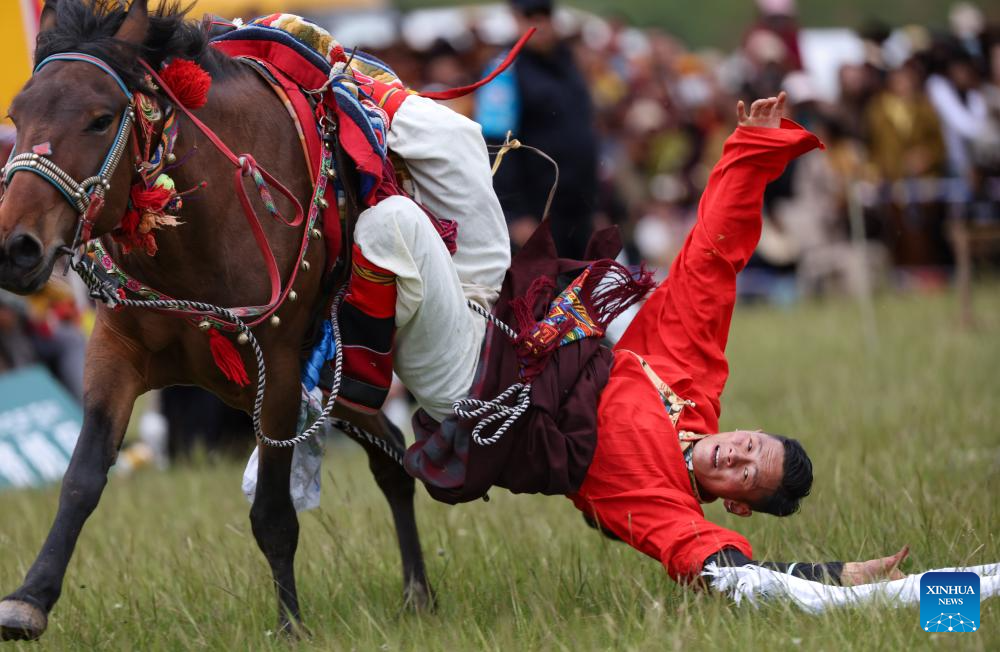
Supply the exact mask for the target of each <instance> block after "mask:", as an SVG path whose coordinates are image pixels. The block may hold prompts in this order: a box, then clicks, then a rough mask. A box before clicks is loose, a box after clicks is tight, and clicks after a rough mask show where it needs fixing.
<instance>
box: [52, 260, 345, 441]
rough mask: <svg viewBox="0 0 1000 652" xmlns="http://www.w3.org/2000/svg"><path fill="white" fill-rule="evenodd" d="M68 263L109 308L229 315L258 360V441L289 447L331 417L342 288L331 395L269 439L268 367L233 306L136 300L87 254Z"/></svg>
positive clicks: (339, 364)
mask: <svg viewBox="0 0 1000 652" xmlns="http://www.w3.org/2000/svg"><path fill="white" fill-rule="evenodd" d="M70 265H71V267H72V268H73V270H74V271H75V272H76V273H77V274H79V276H80V278H81V279H82V280H83V282H84V283H85V284H86V285H87V288H88V289H89V290H90V296H91V297H93V298H94V299H96V300H98V301H101V302H103V303H104V304H106V305H107V306H108V307H109V308H112V309H114V308H116V307H118V306H125V307H129V308H152V309H154V310H166V311H173V312H189V313H190V312H200V313H204V314H206V315H216V316H220V317H222V318H224V319H228V320H229V321H230V322H231V323H232V324H233V325H235V326H236V332H237V333H239V334H240V335H245V336H246V340H247V344H248V345H249V346H250V348H251V349H252V350H253V354H254V359H255V360H256V362H257V392H256V395H255V396H254V405H253V412H252V417H253V429H254V436H255V437H256V438H257V441H258V442H260V443H261V444H263V445H265V446H270V447H272V448H291V447H293V446H295V445H297V444H299V443H301V442H303V441H305V440H307V439H309V438H310V437H312V436H313V435H315V434H316V433H317V432H318V431H319V429H320V428H321V427H323V424H324V423H326V422H327V420H328V419H329V418H330V414H331V412H332V411H333V407H334V404H335V403H336V401H337V396H338V395H339V394H340V384H341V379H342V370H343V359H344V358H343V350H342V347H341V346H340V345H339V344H340V325H339V321H338V319H337V308H338V307H339V306H340V302H341V300H342V299H343V297H344V294H345V289H343V288H342V289H341V290H340V292H338V293H337V296H336V297H334V300H333V302H332V305H331V308H330V321H331V325H332V327H333V337H334V341H335V342H336V343H337V347H336V352H335V354H334V374H333V386H332V388H331V390H330V395H329V396H328V397H327V400H326V404H325V405H324V406H323V411H322V412H321V413H320V415H319V417H317V419H316V421H315V422H314V423H313V424H312V425H311V426H310V427H309V428H307V429H306V430H304V431H303V432H301V433H299V434H298V435H296V436H295V437H292V438H290V439H271V438H270V437H268V436H267V435H266V434H264V430H263V425H262V418H261V415H262V413H263V411H264V392H265V389H266V386H267V368H266V365H265V363H264V352H263V351H262V350H261V348H260V344H259V343H258V342H257V338H256V337H255V336H254V334H253V331H251V330H250V328H249V327H248V326H247V325H246V323H244V322H243V320H242V319H240V318H239V317H237V316H236V314H235V313H233V311H232V310H229V309H228V308H222V307H220V306H216V305H213V304H210V303H204V302H201V301H188V300H183V299H159V300H136V299H127V298H123V297H120V296H118V294H117V293H116V288H115V287H114V285H113V284H112V283H110V282H108V281H105V280H103V279H101V278H100V277H98V275H97V273H96V272H95V271H94V263H93V262H92V261H90V260H89V259H88V258H87V257H86V256H82V255H81V256H79V257H74V258H73V259H72V261H71V263H70Z"/></svg>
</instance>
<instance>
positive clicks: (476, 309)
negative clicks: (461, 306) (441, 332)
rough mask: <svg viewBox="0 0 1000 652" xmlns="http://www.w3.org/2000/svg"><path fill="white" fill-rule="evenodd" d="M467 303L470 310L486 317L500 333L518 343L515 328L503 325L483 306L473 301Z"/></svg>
mask: <svg viewBox="0 0 1000 652" xmlns="http://www.w3.org/2000/svg"><path fill="white" fill-rule="evenodd" d="M465 302H466V304H468V306H469V308H471V309H472V310H473V312H477V313H479V314H480V315H482V316H483V317H485V318H486V320H487V321H488V322H490V323H491V324H493V325H494V326H496V327H497V328H499V329H500V331H501V332H502V333H503V334H504V335H506V336H507V338H508V339H509V340H510V341H511V342H516V341H517V332H516V331H514V329H513V328H511V327H510V326H508V325H507V324H505V323H503V322H502V321H501V320H500V319H498V318H497V317H495V316H494V315H493V313H491V312H490V311H489V310H487V309H486V308H483V307H482V306H481V305H479V304H478V303H476V302H475V301H472V300H471V299H466V300H465Z"/></svg>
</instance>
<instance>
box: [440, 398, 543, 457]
mask: <svg viewBox="0 0 1000 652" xmlns="http://www.w3.org/2000/svg"><path fill="white" fill-rule="evenodd" d="M515 394H516V395H517V399H516V402H515V403H514V405H505V403H506V402H507V400H508V399H510V398H511V397H512V396H514V395H515ZM529 407H531V383H527V384H521V383H515V384H513V385H511V386H510V387H508V388H507V389H506V390H504V391H503V393H501V394H500V395H499V396H497V397H496V398H494V399H493V400H491V401H481V400H479V399H474V398H464V399H462V400H460V401H455V403H454V404H452V406H451V409H452V410H453V411H454V412H455V414H456V415H457V416H458V417H459V418H462V419H477V418H478V419H479V423H477V424H476V427H475V428H473V429H472V439H473V440H475V442H476V443H477V444H479V445H480V446H491V445H493V444H495V443H497V442H498V441H500V438H501V437H503V436H504V434H505V433H506V432H507V430H509V429H510V427H511V426H513V425H514V422H515V421H517V420H518V419H519V418H521V415H522V414H524V413H525V412H527V411H528V408H529ZM467 408H474V409H472V410H469V409H467ZM501 419H503V420H504V421H503V423H502V424H500V427H499V428H497V431H496V432H495V433H493V434H492V435H490V436H489V437H483V436H482V432H483V429H484V428H485V427H486V426H488V425H490V424H492V423H495V422H497V421H499V420H501Z"/></svg>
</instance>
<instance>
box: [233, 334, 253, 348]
mask: <svg viewBox="0 0 1000 652" xmlns="http://www.w3.org/2000/svg"><path fill="white" fill-rule="evenodd" d="M236 342H237V343H238V344H239V345H240V346H246V345H247V344H249V343H250V336H249V335H247V334H246V333H240V334H239V335H238V336H237V337H236Z"/></svg>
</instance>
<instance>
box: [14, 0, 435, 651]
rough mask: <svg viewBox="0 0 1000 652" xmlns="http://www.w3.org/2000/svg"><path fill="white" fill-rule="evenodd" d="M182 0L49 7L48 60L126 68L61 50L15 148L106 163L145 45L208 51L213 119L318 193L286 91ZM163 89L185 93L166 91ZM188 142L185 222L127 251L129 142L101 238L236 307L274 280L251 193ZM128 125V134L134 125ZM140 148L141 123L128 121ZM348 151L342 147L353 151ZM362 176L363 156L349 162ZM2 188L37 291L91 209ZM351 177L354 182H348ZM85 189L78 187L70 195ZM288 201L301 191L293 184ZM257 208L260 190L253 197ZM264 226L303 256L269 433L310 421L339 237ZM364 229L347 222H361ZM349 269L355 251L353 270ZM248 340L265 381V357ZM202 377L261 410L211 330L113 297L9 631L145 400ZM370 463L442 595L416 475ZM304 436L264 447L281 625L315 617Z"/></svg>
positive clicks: (109, 0)
mask: <svg viewBox="0 0 1000 652" xmlns="http://www.w3.org/2000/svg"><path fill="white" fill-rule="evenodd" d="M184 14H185V12H184V11H181V10H180V9H179V7H178V6H177V5H176V4H175V3H171V4H170V5H169V6H161V7H160V8H159V9H158V10H157V11H156V12H153V13H152V14H151V13H150V12H148V10H147V0H134V1H133V2H132V4H131V6H130V8H129V9H127V10H126V9H123V8H121V6H120V4H119V2H118V0H88V1H86V2H85V1H84V0H48V2H47V4H46V6H45V8H44V10H43V13H42V16H41V26H40V33H39V37H38V43H37V50H36V61H41V60H43V59H44V58H45V57H48V56H50V55H53V54H57V53H62V52H75V53H83V54H84V55H87V56H92V57H95V58H96V59H98V60H99V61H101V62H104V63H105V64H107V65H109V66H110V67H111V68H112V69H113V70H114V73H116V74H117V78H120V79H121V80H122V86H119V84H118V82H117V81H116V77H115V76H114V75H112V74H108V73H107V72H106V71H104V70H102V69H101V68H100V67H99V66H98V65H91V64H90V63H88V62H87V61H75V60H56V61H54V62H52V63H49V64H47V65H45V66H44V67H43V68H41V69H40V70H37V71H36V73H35V74H34V75H33V77H32V78H31V80H30V81H29V82H28V83H27V84H26V85H25V87H24V88H23V89H22V90H21V92H20V93H19V94H18V96H17V97H16V98H15V99H14V102H13V104H12V106H11V109H10V116H11V119H12V120H13V121H14V122H15V124H16V126H17V133H18V145H17V148H16V151H15V153H23V152H26V151H27V152H30V151H32V147H33V146H35V145H37V144H42V143H44V144H45V148H44V152H43V155H44V156H46V157H47V158H48V159H49V160H50V161H51V162H52V163H54V164H55V165H57V166H58V167H59V168H60V169H61V170H63V171H65V172H66V173H67V174H68V175H69V176H70V177H72V178H73V179H85V178H88V177H91V176H92V175H94V174H95V172H96V171H97V170H98V169H100V168H101V165H102V160H105V157H106V155H107V153H108V152H109V150H110V149H111V148H112V144H113V142H115V140H116V131H117V130H118V129H119V124H120V123H121V121H123V120H125V116H126V115H127V108H128V106H129V103H130V100H129V96H128V95H127V94H126V93H123V90H125V89H126V88H128V89H129V90H136V89H137V88H139V87H140V86H141V84H142V83H143V81H142V80H143V77H144V74H145V72H144V69H142V68H140V65H139V61H140V58H141V59H144V60H145V61H147V62H148V63H149V64H150V66H152V68H153V69H157V68H158V67H159V66H160V64H162V63H163V62H164V61H166V60H168V59H170V58H172V57H181V58H186V59H192V60H194V61H196V62H197V63H198V64H199V65H200V66H201V67H202V68H204V69H205V70H207V71H208V72H209V73H210V74H211V77H212V86H211V92H210V93H209V96H208V102H207V104H205V106H204V107H203V108H201V109H199V110H198V117H199V118H200V119H201V120H202V121H203V122H204V123H205V124H207V125H208V126H209V127H210V128H212V129H213V130H214V131H215V133H216V134H217V135H218V136H219V137H220V138H221V140H222V141H223V142H225V143H226V144H227V145H228V146H229V147H230V148H231V149H232V150H233V151H234V152H241V153H242V152H246V153H251V154H252V156H253V157H254V158H255V159H256V160H257V161H258V162H259V164H260V165H261V167H262V168H266V169H269V170H274V171H277V172H276V176H279V177H280V178H281V181H282V182H283V183H284V185H285V186H286V187H287V188H288V189H289V190H290V191H291V194H292V195H293V196H294V197H296V198H298V201H299V202H300V203H301V204H302V205H308V204H309V202H310V199H311V197H312V192H313V180H312V179H311V174H310V170H309V169H307V165H306V162H305V160H304V157H303V153H302V150H301V146H300V142H299V139H298V137H297V135H296V130H295V126H294V124H293V122H292V120H291V118H290V117H289V115H288V113H287V111H286V109H285V107H284V105H283V104H282V102H281V100H280V99H279V98H278V97H277V96H276V95H275V94H274V93H273V92H272V90H271V88H270V87H269V86H268V85H267V84H266V83H265V82H264V81H263V80H262V78H261V77H260V76H259V75H258V74H257V73H256V72H254V71H252V70H251V69H250V68H249V67H248V66H245V65H242V64H241V63H239V62H237V61H234V60H231V59H228V58H227V57H226V56H225V55H223V54H221V53H219V52H216V51H215V50H214V49H212V48H210V47H207V29H208V28H207V26H205V25H198V24H196V23H193V22H189V21H187V20H186V19H185V16H184ZM159 100H160V101H161V102H163V103H166V102H168V101H169V100H168V99H167V98H166V97H163V96H162V95H161V96H159ZM178 122H179V125H180V126H179V137H178V140H177V148H176V150H175V152H176V157H177V160H178V161H180V162H182V164H181V165H179V167H177V168H176V169H175V170H173V171H171V175H172V176H173V178H174V179H175V180H176V184H177V187H178V188H191V187H196V186H199V184H201V183H202V182H203V181H204V182H207V187H206V188H205V189H203V190H201V191H199V192H198V193H197V194H195V195H194V196H193V197H191V198H190V199H189V200H187V201H185V206H184V209H183V211H182V212H181V215H180V217H181V218H182V219H183V224H182V225H181V226H179V227H177V228H172V229H164V230H162V231H158V232H157V233H158V236H157V244H158V248H159V251H158V253H157V254H156V255H155V256H149V255H147V254H146V253H145V252H142V251H136V250H133V251H131V252H130V253H126V251H124V250H123V248H122V247H121V246H118V245H117V244H116V243H115V242H114V241H113V240H112V239H111V238H109V237H108V234H110V233H111V232H112V230H114V229H115V228H116V227H118V225H119V223H120V222H121V221H122V218H123V215H125V213H126V210H127V206H128V201H129V189H130V187H131V186H132V185H133V183H135V182H136V175H137V174H138V172H137V170H136V167H135V166H134V165H132V163H133V162H134V161H133V159H131V158H130V157H129V156H128V155H126V156H125V159H124V160H123V162H122V165H119V166H118V167H117V169H115V170H114V172H113V173H112V174H111V175H110V178H109V179H108V181H109V182H110V183H109V184H108V185H107V187H106V193H105V196H104V203H103V208H98V209H97V210H96V211H91V215H90V217H92V218H93V235H92V237H94V238H102V243H103V246H104V247H105V248H106V250H107V251H108V253H109V254H110V255H111V256H112V257H113V258H114V259H115V261H116V262H117V263H118V264H119V265H120V267H121V268H123V269H124V270H125V271H126V272H127V273H128V274H129V275H131V276H132V277H134V278H137V279H139V280H140V281H142V282H143V283H146V284H148V285H149V286H152V287H156V288H159V289H161V290H163V291H164V292H166V293H169V294H170V295H171V296H174V297H178V298H184V299H192V300H198V301H202V302H206V303H211V304H215V305H222V306H233V305H236V306H254V305H261V304H265V303H266V302H267V296H268V279H267V277H266V275H265V273H264V271H263V266H262V265H261V251H260V250H259V249H258V246H257V245H256V244H255V241H254V238H253V237H252V235H251V234H250V233H249V232H248V228H247V225H246V220H245V217H244V214H243V210H242V209H241V207H240V204H239V202H237V201H235V199H236V198H235V196H234V189H233V186H232V177H233V167H232V165H231V164H230V161H228V160H227V159H226V158H224V157H223V156H222V155H221V154H220V153H219V152H218V151H217V150H216V149H214V148H213V147H212V146H211V145H210V143H209V142H208V140H207V139H206V137H205V136H204V135H203V133H202V132H200V131H199V130H197V129H195V128H194V127H193V125H192V124H191V121H190V120H188V119H185V117H184V116H180V117H179V118H178ZM126 135H127V134H126ZM127 136H128V139H129V149H127V150H126V151H131V145H132V144H133V143H132V141H133V139H135V138H136V136H135V135H134V132H133V133H132V135H127ZM344 158H345V157H343V156H338V160H339V161H343V160H344ZM340 171H341V174H342V177H347V178H349V175H348V173H349V172H351V170H349V169H346V168H345V169H341V170H340ZM7 178H8V181H9V182H8V183H7V185H6V188H5V192H4V194H3V196H2V199H0V202H2V203H0V286H2V287H4V288H6V289H9V290H13V291H15V292H18V293H22V294H23V293H30V292H33V291H35V290H37V289H39V288H40V287H41V286H42V285H43V284H44V283H45V282H46V281H47V279H48V278H49V276H50V275H51V273H52V270H53V268H54V267H55V265H56V263H57V262H58V261H59V259H60V257H61V256H62V255H64V253H65V251H66V250H65V248H66V247H68V246H70V245H71V244H72V243H74V242H75V239H76V229H77V228H78V225H79V224H80V223H81V222H80V217H81V216H82V211H81V210H79V208H78V207H74V205H73V203H72V197H71V196H70V197H64V196H63V195H62V194H61V193H60V192H59V190H58V189H57V188H56V187H55V185H54V184H53V183H50V182H47V181H46V179H44V178H42V176H40V175H38V174H30V173H18V174H14V175H12V176H8V177H7ZM345 185H347V186H350V185H351V184H350V183H349V182H346V183H345ZM347 195H348V202H347V207H346V210H345V211H343V215H344V218H345V219H344V221H345V223H347V224H350V223H353V222H352V219H351V218H352V217H356V215H357V212H358V204H357V202H356V201H354V200H352V193H350V192H348V193H347ZM67 199H70V201H67ZM277 203H278V205H279V208H280V209H281V210H282V211H292V210H293V209H292V208H290V205H291V203H290V202H288V201H286V200H282V199H281V198H279V201H278V202H277ZM253 204H254V208H255V210H256V211H257V213H258V214H264V213H263V210H264V206H263V204H262V202H260V201H258V200H257V199H256V198H254V200H253ZM261 224H262V226H263V230H264V232H265V234H266V237H267V242H268V243H269V245H270V247H271V249H272V251H273V252H274V255H275V258H276V260H277V264H278V269H279V270H280V273H281V277H282V279H288V278H290V276H291V274H292V270H293V269H295V268H296V267H298V268H299V269H300V270H302V271H300V272H299V274H298V275H297V277H296V278H295V283H294V293H295V295H297V298H298V300H297V301H294V302H285V303H284V304H282V305H281V307H280V309H279V312H278V313H277V316H279V319H271V320H269V321H267V322H265V323H264V324H263V325H261V326H260V327H257V328H255V330H254V334H255V335H256V337H257V339H258V340H259V343H260V347H261V349H262V350H263V353H264V359H265V361H266V369H267V371H268V372H270V373H268V374H267V381H268V382H267V390H266V394H265V396H264V403H263V413H262V425H263V431H264V432H266V433H267V434H268V435H270V436H271V437H272V438H275V439H290V438H291V437H293V436H294V435H295V432H296V422H297V418H298V410H299V399H300V391H301V390H300V374H301V368H302V356H303V350H305V349H308V347H309V345H310V343H311V341H312V340H311V338H312V337H313V334H314V332H315V330H316V325H317V321H318V319H319V317H320V316H321V314H322V313H323V311H324V310H325V309H326V307H327V306H328V304H329V297H330V288H331V287H334V288H335V286H336V283H334V282H333V281H331V279H330V278H324V273H323V271H324V270H326V269H328V267H327V261H326V255H327V254H326V252H325V250H324V247H323V246H311V247H309V250H308V253H307V258H306V262H307V263H308V264H306V265H299V264H298V260H297V257H298V252H299V247H300V245H301V242H302V239H303V231H302V229H304V228H306V227H305V226H299V227H298V228H290V227H289V226H287V225H285V224H282V223H280V222H279V221H276V220H262V221H261ZM348 235H349V233H348ZM344 267H345V266H344V265H341V266H340V269H343V268H344ZM247 348H248V347H240V355H241V356H242V357H243V358H244V360H245V362H246V369H247V371H248V372H249V375H250V380H251V381H254V380H255V372H254V369H255V365H254V364H253V358H252V357H251V356H250V354H249V351H248V350H247ZM180 384H184V385H199V386H201V387H204V388H206V389H208V390H209V391H211V392H213V393H215V394H216V395H217V396H219V397H220V398H221V399H223V400H224V401H225V402H227V403H228V404H230V405H232V406H235V407H237V408H239V409H243V410H246V411H250V410H251V409H252V406H253V402H254V391H253V388H254V385H253V382H251V384H250V385H248V386H246V387H240V386H238V385H236V384H234V383H232V382H229V381H227V380H226V378H225V377H224V376H223V375H222V373H220V370H219V369H218V368H217V367H216V365H215V364H214V363H213V357H212V355H211V354H210V352H209V347H208V346H206V338H205V334H204V333H202V332H199V329H197V328H194V327H192V324H191V323H190V322H189V321H188V320H186V319H178V318H177V317H175V316H171V315H169V314H166V313H162V312H154V311H143V310H135V309H129V308H126V309H123V310H117V311H116V310H110V309H108V308H106V307H99V310H98V317H97V324H96V327H95V328H94V332H93V336H92V338H91V340H90V343H89V346H88V348H87V363H86V375H85V398H84V406H83V409H84V423H83V429H82V431H81V433H80V437H79V440H78V442H77V445H76V449H75V451H74V453H73V456H72V460H71V462H70V465H69V468H68V470H67V472H66V476H65V478H64V480H63V484H62V490H61V493H60V498H59V507H58V511H57V514H56V517H55V522H54V523H53V525H52V528H51V530H50V532H49V535H48V537H47V539H46V541H45V543H44V544H43V546H42V548H41V552H39V554H38V557H37V559H36V561H35V563H34V564H33V565H32V566H31V569H30V570H29V571H28V574H27V576H26V578H25V580H24V583H23V584H22V585H21V587H20V588H18V589H17V590H16V591H15V592H14V593H13V594H11V595H10V596H8V597H7V598H6V599H4V600H3V601H2V602H0V638H3V639H9V638H37V637H38V636H40V635H41V634H42V633H43V632H44V630H45V628H46V625H47V620H48V613H49V612H50V610H51V609H52V607H53V605H55V603H56V601H57V600H58V598H59V595H60V592H61V590H62V584H63V578H64V575H65V572H66V567H67V564H68V563H69V560H70V556H71V555H72V553H73V549H74V546H75V544H76V541H77V538H78V536H79V534H80V531H81V529H82V528H83V525H84V522H85V521H86V519H87V517H88V516H89V515H90V514H91V512H92V511H93V510H94V509H95V508H96V507H97V503H98V501H99V500H100V497H101V493H102V491H103V489H104V486H105V484H106V482H107V473H108V470H109V468H110V467H111V466H112V465H113V464H114V462H115V458H116V456H117V452H118V449H119V446H120V445H121V442H122V437H123V435H124V432H125V428H126V425H127V423H128V420H129V416H130V414H131V413H132V409H133V404H134V402H135V400H136V398H137V397H138V396H139V395H141V394H142V393H144V392H147V391H149V390H152V389H155V388H161V387H167V386H170V385H180ZM342 416H344V417H345V418H347V419H349V420H350V421H351V422H352V423H354V424H356V425H357V426H359V427H361V428H364V429H365V430H367V431H368V432H371V433H374V434H376V435H377V436H380V437H383V438H385V439H387V440H392V441H395V442H396V443H397V445H398V444H399V443H401V438H400V437H399V433H398V431H394V430H393V429H392V427H391V426H390V425H389V422H388V421H387V420H386V419H385V418H384V417H383V416H381V415H378V416H377V417H362V416H359V415H356V414H347V413H344V414H343V415H342ZM365 447H366V450H367V452H368V455H369V466H370V468H371V470H372V472H373V474H374V476H375V479H376V481H377V483H378V485H379V487H380V488H381V489H382V491H383V493H384V494H385V496H386V498H387V500H388V502H389V505H390V507H391V509H392V515H393V520H394V522H395V527H396V530H397V535H398V538H399V545H400V550H401V554H402V561H403V580H404V599H405V600H406V601H407V602H408V603H409V604H412V605H415V606H429V605H430V604H431V602H432V594H431V591H430V588H429V586H428V584H427V581H426V578H425V573H424V563H423V557H422V553H421V549H420V543H419V538H418V535H417V527H416V522H415V518H414V507H413V499H414V482H413V479H412V478H410V477H409V476H407V475H406V474H405V472H403V470H402V469H401V468H400V467H399V466H398V465H397V464H396V463H395V462H393V461H392V460H390V459H389V458H388V457H387V456H385V455H384V454H383V453H382V452H381V451H380V450H379V449H378V447H376V446H373V445H371V444H369V445H366V446H365ZM291 459H292V449H290V448H276V447H268V446H261V447H260V459H259V475H258V485H257V487H258V488H257V494H256V499H255V501H254V503H253V506H252V508H251V510H250V520H251V524H252V529H253V533H254V537H255V538H256V540H257V543H258V545H259V547H260V549H261V550H262V551H263V553H264V555H265V557H266V558H267V561H268V563H269V565H270V567H271V571H272V575H273V578H274V583H275V586H276V589H277V594H278V600H279V618H280V624H281V627H282V629H283V630H290V629H294V628H295V626H296V625H297V624H298V623H299V622H300V610H299V604H298V597H297V594H296V588H295V577H294V571H293V560H294V556H295V551H296V547H297V542H298V532H299V526H298V520H297V517H296V514H295V510H294V508H293V506H292V502H291V499H290V496H289V471H290V465H291Z"/></svg>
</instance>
